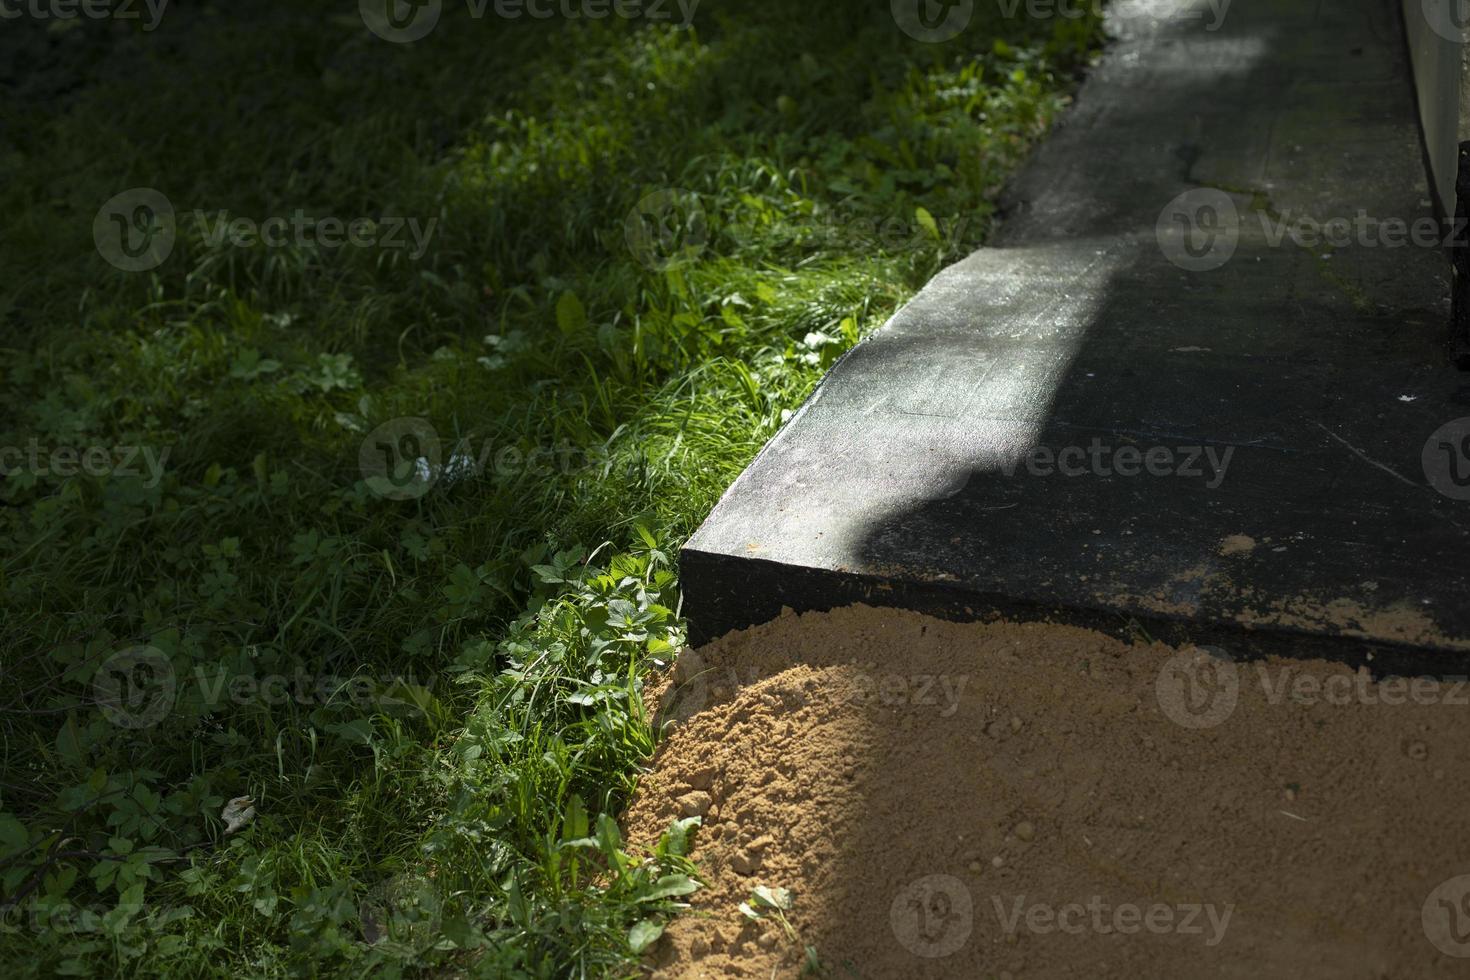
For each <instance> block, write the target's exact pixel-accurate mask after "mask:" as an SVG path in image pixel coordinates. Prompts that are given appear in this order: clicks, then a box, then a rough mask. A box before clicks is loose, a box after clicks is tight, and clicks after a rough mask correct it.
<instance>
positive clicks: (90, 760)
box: [0, 0, 1098, 976]
mask: <svg viewBox="0 0 1470 980" xmlns="http://www.w3.org/2000/svg"><path fill="white" fill-rule="evenodd" d="M338 6H340V9H338ZM257 7H258V8H259V9H255V10H253V11H252V12H250V13H248V14H247V13H246V12H244V11H240V12H236V11H234V10H233V9H229V8H226V7H225V6H224V5H220V6H218V7H210V6H204V7H202V8H201V7H193V8H190V9H177V10H176V9H172V8H170V10H169V12H168V13H167V14H166V15H165V18H164V21H163V23H162V25H161V26H160V27H159V28H158V29H157V30H156V31H152V32H144V31H142V30H140V29H137V28H136V27H130V26H128V25H126V24H115V23H109V22H105V21H104V22H91V21H75V22H71V23H70V24H69V25H63V26H64V27H65V28H66V29H64V30H57V29H51V28H50V26H49V25H45V24H35V23H30V22H25V21H21V22H14V24H15V26H7V27H6V28H5V29H6V31H7V32H11V33H10V36H9V37H7V38H5V39H4V44H3V45H0V46H8V48H9V49H13V51H23V52H25V53H26V55H25V57H26V60H25V61H24V62H23V63H24V64H25V65H26V66H27V73H26V75H25V80H24V81H23V82H22V83H19V87H18V88H17V90H16V91H15V92H13V93H12V95H11V96H10V97H8V98H7V100H6V104H5V107H4V108H3V110H0V113H3V115H0V207H3V215H4V217H3V221H4V227H5V231H4V234H3V236H0V263H3V267H4V268H5V269H6V276H5V278H4V281H3V285H0V319H3V325H4V332H3V339H0V344H3V350H0V354H3V358H0V377H3V385H0V448H3V447H18V448H20V449H21V450H22V451H25V449H26V447H28V446H29V445H30V441H31V440H33V439H34V440H35V441H36V445H37V446H38V447H39V448H40V450H43V451H45V450H50V449H55V448H60V447H76V448H78V449H82V450H85V449H86V448H88V447H146V448H147V449H148V450H149V451H150V452H151V453H153V454H154V457H155V458H156V459H158V460H161V461H162V467H161V471H160V472H159V474H158V479H156V480H155V479H153V478H152V476H151V475H150V473H149V471H147V470H146V469H141V472H138V473H136V474H129V473H125V472H109V473H106V474H100V475H93V474H89V473H85V472H83V473H80V474H77V475H59V474H57V473H54V472H48V473H40V472H38V471H37V468H32V467H31V466H30V465H29V464H28V463H26V464H22V465H19V466H17V465H15V463H14V461H15V457H14V455H13V454H12V455H11V456H10V457H9V460H10V466H9V469H10V472H8V473H7V475H6V476H5V479H4V482H3V484H0V588H3V594H4V605H3V609H4V612H3V617H0V657H3V667H4V670H3V675H0V737H3V757H0V903H3V904H4V905H5V906H6V914H5V917H4V919H3V928H0V972H3V973H5V974H6V975H13V976H19V975H35V974H57V973H61V974H72V975H78V974H91V973H98V974H105V975H124V976H134V975H136V976H163V975H187V976H198V975H206V974H207V975H231V976H240V975H251V976H256V975H299V974H307V975H317V974H347V973H352V974H356V973H360V972H362V971H364V970H367V969H377V970H380V971H382V972H385V973H388V974H397V973H418V972H438V971H450V972H465V973H475V974H479V975H487V976H495V975H505V974H521V975H532V976H566V975H577V976H590V975H605V974H608V973H614V974H617V973H632V972H635V970H636V949H637V948H638V947H639V946H641V945H643V944H644V943H646V942H649V941H651V939H652V938H653V937H654V936H655V935H656V933H657V931H658V929H659V927H660V924H661V923H662V922H663V921H664V920H665V919H666V917H667V916H668V915H670V914H673V913H674V912H676V911H677V908H678V906H679V902H680V899H681V898H682V897H683V896H684V895H687V894H688V893H689V891H690V889H692V888H694V887H696V886H697V871H696V869H695V868H694V867H693V866H692V865H691V864H690V863H689V860H688V858H687V852H688V846H689V839H690V835H691V833H693V832H694V828H693V826H692V825H679V826H676V827H674V828H671V832H670V834H669V835H668V836H667V837H666V838H665V840H664V842H663V844H662V845H661V846H660V848H659V849H658V850H657V851H656V852H654V853H648V854H644V853H638V854H633V853H630V852H629V849H628V848H627V846H626V845H625V844H624V843H623V842H622V841H621V840H620V839H619V836H618V832H617V825H616V822H615V818H616V816H617V815H618V814H619V813H620V812H621V809H622V807H623V806H624V804H625V803H626V800H627V799H628V796H629V794H630V792H631V791H632V789H633V787H634V784H635V781H636V779H637V776H638V774H639V771H640V767H642V766H644V765H646V763H647V760H648V758H649V756H650V754H651V752H652V749H653V747H654V744H655V739H656V732H655V731H654V730H653V727H652V725H651V721H650V719H649V717H648V715H647V713H646V712H645V710H644V707H643V702H642V697H641V694H642V691H643V687H644V684H645V683H647V682H648V681H649V679H650V678H651V677H653V676H654V673H655V672H657V671H659V670H661V669H663V668H665V667H667V666H668V664H669V663H670V662H671V660H672V658H673V657H674V655H675V653H676V651H677V650H678V649H679V647H680V646H681V644H682V639H683V634H682V628H681V623H680V620H679V615H678V586H677V580H676V569H675V564H674V559H675V557H676V553H677V549H678V547H679V545H680V543H681V542H682V541H683V540H684V539H685V538H686V537H687V536H688V535H689V534H690V533H691V532H692V531H693V529H694V528H695V527H696V526H697V524H698V522H699V521H700V519H701V518H702V517H703V516H704V515H705V514H706V513H708V511H709V509H710V507H711V506H713V504H714V502H715V501H716V499H718V496H719V494H720V493H721V492H722V491H723V489H724V488H725V487H726V486H728V485H729V483H730V482H731V481H732V480H733V479H734V478H735V477H736V476H737V475H738V473H739V472H740V470H741V468H742V467H743V466H744V465H745V464H746V463H747V462H748V461H749V460H750V459H751V458H752V457H753V456H754V454H755V453H756V452H757V451H758V450H759V448H760V447H761V446H762V445H763V444H764V443H765V442H766V440H768V439H769V438H770V437H771V435H772V434H773V433H774V432H775V431H776V430H777V429H778V428H779V426H780V425H781V423H782V421H783V419H784V417H785V416H786V414H787V413H789V412H790V411H792V410H794V409H795V408H796V407H797V406H798V405H799V404H800V403H801V400H802V399H803V398H804V397H805V396H806V394H807V393H808V392H809V391H810V390H811V388H812V386H813V385H814V384H815V383H816V381H817V379H818V378H819V377H820V375H821V373H822V371H823V370H824V369H825V368H826V367H828V366H829V365H830V364H831V363H832V361H833V360H834V359H835V358H836V357H837V356H839V355H840V354H841V352H842V351H844V350H845V349H847V348H848V347H850V346H851V345H852V344H853V343H855V342H856V341H857V340H858V339H859V338H860V337H861V336H862V335H863V334H864V333H865V332H867V331H869V330H871V329H874V328H876V327H877V326H878V325H880V324H881V323H882V321H883V320H884V319H885V318H886V316H887V315H888V314H889V313H891V312H892V311H893V309H894V308H895V307H896V306H897V305H898V304H899V303H901V302H902V301H904V300H905V299H906V298H907V297H908V296H910V295H911V294H912V293H913V292H914V291H915V290H916V289H918V288H919V287H920V286H922V284H923V283H924V282H925V281H927V279H928V278H929V277H930V276H932V275H933V274H934V273H935V272H936V271H937V270H938V269H940V268H941V267H942V266H943V265H945V264H947V263H949V262H952V261H954V260H955V259H957V258H959V257H960V256H962V255H963V254H965V253H966V252H968V251H969V250H971V249H973V248H974V247H975V246H976V245H978V244H979V243H980V242H981V241H982V240H983V238H984V236H985V234H986V233H987V231H988V230H989V227H990V223H991V220H992V215H993V200H994V197H995V195H996V193H997V191H998V189H999V187H1000V185H1001V184H1002V183H1003V181H1004V180H1005V178H1006V177H1007V176H1008V175H1009V174H1010V173H1011V172H1012V171H1013V170H1014V168H1015V167H1016V166H1017V165H1018V164H1019V162H1020V161H1021V160H1022V159H1023V158H1024V155H1025V154H1026V152H1027V151H1028V149H1029V147H1030V146H1031V145H1033V143H1034V141H1035V140H1036V139H1037V138H1038V137H1039V136H1041V135H1042V134H1043V133H1044V131H1045V130H1046V128H1047V126H1048V125H1049V123H1050V122H1051V121H1052V120H1053V119H1054V118H1055V116H1056V114H1057V112H1058V111H1059V109H1060V108H1061V106H1062V105H1063V104H1064V100H1065V93H1066V90H1067V89H1068V87H1069V86H1070V84H1071V82H1072V79H1073V77H1074V76H1075V72H1076V70H1077V68H1078V67H1079V66H1080V64H1081V63H1082V60H1083V59H1084V58H1085V57H1086V56H1087V53H1088V52H1089V51H1090V49H1091V48H1092V46H1093V45H1094V44H1095V42H1096V41H1097V29H1098V28H1097V24H1096V23H1095V22H1094V21H1092V20H1086V21H1065V20H1058V21H1053V22H1026V21H1023V20H1015V21H1009V22H1007V21H1003V20H1000V19H997V18H998V17H999V15H998V14H996V13H994V12H990V13H989V14H987V9H988V8H987V7H986V5H983V4H979V5H976V10H977V19H976V21H975V23H973V24H972V25H971V26H970V28H969V29H968V30H967V31H966V32H965V33H964V34H962V35H961V36H960V37H959V38H957V39H955V40H954V41H951V42H949V43H947V44H944V45H926V44H920V43H917V42H914V41H912V40H910V39H909V38H908V37H906V36H905V35H903V34H902V33H900V32H899V31H898V30H897V29H896V28H895V26H894V24H893V21H892V19H891V17H890V16H889V11H888V8H889V5H888V3H886V2H879V0H872V2H867V3H859V2H848V3H842V4H832V3H825V4H795V3H789V2H786V0H742V2H741V3H740V4H738V5H737V4H733V3H716V2H715V0H708V2H707V3H706V4H704V5H702V6H701V8H700V10H699V13H698V16H697V17H696V19H695V27H694V29H693V30H676V29H673V28H671V27H667V26H662V25H656V24H648V23H640V22H636V21H634V22H627V21H622V20H619V19H617V18H611V19H608V20H604V21H579V22H560V21H553V22H546V23H541V22H531V21H521V22H513V23H508V22H496V21H494V20H493V19H485V20H479V21H476V20H471V19H469V18H467V17H465V16H464V12H463V10H462V9H456V5H454V4H447V5H446V10H445V17H444V22H443V23H441V24H440V26H439V28H438V29H437V30H436V31H435V32H434V33H433V34H431V35H430V36H429V37H428V38H427V39H425V40H423V41H420V42H418V43H414V44H406V45H395V44H389V43H387V42H384V41H382V40H380V39H378V38H376V37H374V36H373V35H371V34H370V33H369V32H368V31H366V30H365V29H364V27H363V24H362V21H361V20H360V19H359V17H358V16H357V12H356V10H355V9H354V5H352V4H344V5H333V6H332V8H331V10H332V11H333V12H332V13H329V14H328V13H322V12H320V11H319V10H318V9H317V7H316V6H314V5H308V4H284V3H280V4H269V5H268V4H260V5H257ZM987 16H989V17H990V18H991V19H989V20H987V19H986V17H987ZM9 23H10V22H8V25H9ZM13 51H12V53H13ZM18 63H20V62H18ZM135 187H152V188H156V189H158V190H159V191H161V192H162V193H163V194H164V195H166V197H167V198H168V200H169V201H170V202H171V204H172V206H173V208H174V209H175V211H176V212H177V215H178V234H177V239H176V243H175V245H174V248H173V251H172V253H171V254H170V255H169V256H168V258H167V259H166V261H164V262H163V263H162V264H161V265H159V266H158V267H157V268H155V269H152V270H150V271H143V272H132V273H129V272H123V271H120V270H118V269H116V268H114V267H113V266H111V265H109V264H108V263H107V262H105V261H104V260H103V258H102V256H101V255H100V254H99V251H98V249H97V248H96V247H95V244H94V240H93V220H94V217H95V216H96V215H97V213H98V209H99V208H100V207H101V206H102V204H103V202H105V201H107V200H109V199H110V198H112V197H113V196H114V195H117V194H119V193H120V192H123V191H126V190H128V189H129V188H135ZM670 189H673V190H675V191H677V193H675V194H674V195H673V196H672V197H671V198H669V200H672V201H673V202H675V205H676V206H675V207H674V209H673V211H672V214H673V220H671V221H670V222H669V236H670V237H669V238H668V239H667V240H664V239H658V240H655V241H653V242H652V243H650V242H649V241H648V240H647V239H646V238H640V237H639V234H638V232H637V229H638V228H640V227H650V226H648V225H642V224H640V223H638V222H633V223H632V227H633V229H634V234H632V236H631V237H630V235H629V231H628V229H629V227H630V225H629V221H628V217H629V215H630V214H631V213H634V212H635V210H636V209H637V208H638V206H639V202H640V201H641V200H643V199H645V196H646V195H649V194H654V193H657V192H661V191H668V190H670ZM694 205H697V210H696V209H695V207H694ZM298 208H300V209H304V210H305V211H306V212H308V213H310V214H313V215H316V216H331V217H336V218H339V219H342V220H343V221H350V220H351V219H354V218H358V217H370V218H382V217H385V216H405V217H413V218H415V219H416V220H417V221H419V222H420V227H421V229H423V228H427V227H429V226H428V222H429V221H431V220H432V221H433V222H434V225H433V231H432V234H431V235H430V236H429V237H428V240H427V244H426V247H425V248H424V249H423V251H422V254H417V255H415V254H413V252H414V250H413V249H399V248H380V247H379V248H374V247H336V248H332V247H326V246H324V245H322V244H320V243H316V242H313V241H305V240H304V241H293V242H292V243H290V244H287V245H284V246H281V247H266V246H264V245H261V244H258V243H257V244H254V245H248V246H241V247H236V246H234V245H231V244H229V243H228V242H220V241H212V240H211V227H212V224H213V222H215V221H216V219H217V217H218V215H219V214H220V213H224V214H226V215H228V216H232V217H246V218H251V219H253V220H256V221H261V220H264V219H266V218H268V217H271V216H273V215H281V216H286V217H289V216H290V215H292V214H293V212H295V211H296V209H298ZM195 210H202V211H203V212H206V213H207V215H208V219H207V224H206V225H205V226H204V227H200V226H199V225H198V224H197V223H196V222H195V220H194V217H193V212H194V211H195ZM400 419H418V420H422V421H421V422H415V423H401V422H395V421H394V420H400ZM424 423H427V424H428V425H430V426H432V430H433V432H434V434H435V435H436V436H437V440H438V460H439V461H440V462H441V463H444V464H449V466H448V469H447V470H445V471H442V472H441V471H439V470H434V469H431V470H430V471H429V472H430V476H431V478H432V479H430V480H424V479H422V478H421V476H420V475H419V471H418V464H417V462H416V459H417V457H418V456H419V455H421V454H422V455H424V456H426V457H431V456H433V455H434V454H433V452H432V448H433V447H432V444H431V442H429V441H425V439H424V438H420V440H419V441H418V442H414V441H412V440H399V439H398V437H399V436H401V435H403V434H404V433H405V432H408V431H410V429H412V430H413V431H417V432H418V433H419V434H420V436H421V437H423V436H425V435H426V433H425V431H424V430H423V428H422V426H423V424H424ZM385 425H386V426H388V428H387V429H384V428H383V427H384V426H385ZM384 433H386V434H387V435H386V437H385V436H384ZM365 443H366V451H365V452H366V458H367V459H368V460H369V462H370V465H368V466H367V467H366V468H364V465H363V463H362V458H363V451H364V445H365ZM165 451H166V452H167V456H166V457H164V456H163V453H164V452H165ZM385 454H386V455H385ZM43 455H44V453H43ZM464 457H468V460H466V459H465V458H464ZM380 458H381V459H383V460H384V461H385V462H384V464H383V465H384V467H385V469H384V470H382V471H379V470H377V469H374V466H376V465H377V463H376V462H373V461H376V460H378V459H380ZM451 461H453V462H451ZM528 461H529V462H528ZM4 462H5V459H0V463H4ZM481 462H483V463H484V465H483V466H481V465H480V463H481ZM532 464H534V465H532ZM394 481H397V482H396V484H395V482H394ZM395 487H401V488H402V489H401V492H400V490H398V489H395ZM385 490H387V491H389V492H387V493H385V492H384V491H385ZM135 648H142V649H144V650H146V651H148V652H147V653H146V657H147V658H152V661H153V666H152V671H153V672H152V673H149V671H148V669H146V668H145V667H138V668H136V669H134V670H133V672H132V674H131V675H130V676H131V678H132V682H133V683H134V684H136V685H137V686H136V687H135V688H132V689H131V690H132V691H134V693H141V694H142V695H143V697H142V698H141V700H138V701H137V702H136V703H134V702H129V701H123V702H121V703H120V702H118V701H117V699H116V696H115V695H114V694H113V693H111V692H113V691H115V690H119V691H122V692H123V693H126V692H127V691H128V690H130V689H129V688H127V687H126V686H124V687H121V688H116V687H108V686H107V685H108V683H109V681H108V678H113V681H112V683H114V684H119V683H122V681H119V680H117V678H119V676H120V675H119V674H118V672H117V669H116V668H118V666H119V664H120V663H121V662H120V661H119V660H117V658H116V655H117V654H119V652H121V651H128V650H132V649H135ZM99 676H100V677H101V678H102V680H101V682H100V683H99V680H98V678H99ZM169 677H172V682H173V688H172V694H171V696H169V697H166V698H163V699H161V700H155V699H154V698H153V695H154V694H168V693H169V690H168V687H167V686H166V682H167V679H168V678H169ZM269 678H279V679H278V680H274V681H271V680H268V679H269ZM262 682H265V683H264V686H262ZM150 684H151V685H153V686H149V685H150ZM150 708H156V709H157V710H155V711H153V712H152V713H151V714H150V713H149V709H150ZM120 711H121V712H124V714H122V715H119V712H120ZM155 716H156V717H155ZM118 717H122V718H123V719H124V721H126V722H130V723H129V724H117V723H115V721H114V720H113V719H115V718H118ZM141 721H148V722H150V724H147V725H146V726H145V727H132V726H133V725H137V724H139V723H140V722H141ZM244 796H248V797H250V798H252V800H253V805H254V810H255V815H254V818H253V819H252V820H250V821H249V822H248V823H246V824H245V825H244V826H243V828H242V829H240V830H238V831H237V832H235V833H232V834H228V835H227V834H226V833H225V825H224V822H223V821H222V819H221V811H222V809H223V808H224V806H225V804H226V802H227V801H229V800H231V799H232V798H236V797H244ZM369 940H375V941H369Z"/></svg>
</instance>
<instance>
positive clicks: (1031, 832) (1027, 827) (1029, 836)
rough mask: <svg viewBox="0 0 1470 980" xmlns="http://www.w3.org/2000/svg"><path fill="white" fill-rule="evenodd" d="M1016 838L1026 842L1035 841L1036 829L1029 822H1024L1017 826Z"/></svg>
mask: <svg viewBox="0 0 1470 980" xmlns="http://www.w3.org/2000/svg"><path fill="white" fill-rule="evenodd" d="M1016 836H1017V837H1018V838H1020V839H1021V840H1024V841H1030V840H1034V839H1035V837H1036V828H1035V827H1034V826H1032V825H1031V822H1030V821H1029V820H1022V821H1021V822H1020V823H1018V824H1016Z"/></svg>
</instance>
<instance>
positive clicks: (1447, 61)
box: [1403, 0, 1470, 215]
mask: <svg viewBox="0 0 1470 980" xmlns="http://www.w3.org/2000/svg"><path fill="white" fill-rule="evenodd" d="M1403 5H1404V26H1405V28H1406V32H1407V35H1408V41H1409V51H1410V54H1411V57H1412V59H1413V64H1414V87H1415V89H1416V90H1417V91H1418V93H1419V115H1420V122H1421V123H1422V124H1423V126H1424V141H1425V145H1426V146H1427V147H1428V148H1429V164H1430V168H1431V170H1432V171H1433V178H1434V186H1435V191H1436V192H1437V193H1438V195H1439V200H1440V202H1441V203H1442V204H1443V205H1444V208H1445V211H1446V212H1447V213H1448V214H1451V215H1453V214H1454V213H1455V174H1456V172H1457V170H1458V162H1457V161H1458V148H1459V144H1460V141H1461V140H1466V139H1470V99H1467V97H1466V96H1467V86H1470V73H1467V67H1470V58H1467V47H1466V45H1465V27H1466V24H1465V20H1466V16H1465V15H1466V13H1467V11H1466V10H1465V9H1464V8H1466V7H1470V4H1466V3H1465V2H1464V0H1403Z"/></svg>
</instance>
